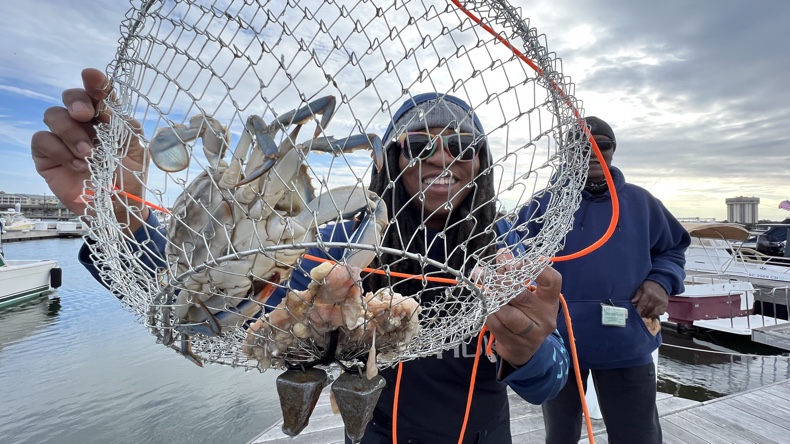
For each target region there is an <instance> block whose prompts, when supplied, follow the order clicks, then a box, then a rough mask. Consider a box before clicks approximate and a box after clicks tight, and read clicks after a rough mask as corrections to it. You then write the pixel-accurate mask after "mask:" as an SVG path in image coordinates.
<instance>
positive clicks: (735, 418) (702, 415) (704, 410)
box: [250, 380, 790, 444]
mask: <svg viewBox="0 0 790 444" xmlns="http://www.w3.org/2000/svg"><path fill="white" fill-rule="evenodd" d="M328 392H329V391H328V390H325V391H324V393H323V394H322V395H321V399H320V400H319V401H318V405H317V406H316V408H315V411H314V412H313V416H312V418H311V419H310V424H309V425H308V426H307V428H306V429H305V430H304V431H303V432H302V433H301V434H300V435H299V436H297V437H294V438H292V437H289V436H287V435H285V434H283V433H282V431H281V427H282V422H278V423H277V424H274V425H273V426H272V427H270V428H269V429H267V430H266V431H264V432H263V433H262V434H261V435H259V436H258V437H257V438H255V439H253V440H252V441H250V444H319V443H320V444H337V443H343V442H344V439H343V435H344V432H343V424H342V421H341V420H340V416H338V415H334V414H333V413H332V410H331V408H330V406H329V397H328ZM656 405H657V406H658V412H659V416H660V417H661V426H662V429H663V432H664V443H667V444H684V443H688V444H714V443H715V444H718V443H738V444H740V443H755V444H768V443H777V444H779V443H790V380H786V381H782V382H778V383H776V384H771V385H767V386H764V387H760V388H757V389H754V390H749V391H746V392H742V393H737V394H734V395H730V396H725V397H722V398H718V399H714V400H710V401H706V402H697V401H691V400H688V399H683V398H677V397H674V396H672V395H668V394H666V393H659V394H658V396H657V402H656ZM510 417H511V423H510V428H511V433H512V434H513V442H514V443H519V444H521V443H524V444H527V443H535V444H537V443H543V442H545V437H546V435H545V432H544V429H543V417H542V414H541V410H540V406H536V405H532V404H529V403H527V402H526V401H524V400H522V399H521V398H519V397H518V395H516V394H515V393H512V392H511V394H510ZM586 435H587V434H586V432H585V431H584V430H583V433H582V436H583V439H582V441H580V443H589V440H588V439H587V438H586ZM593 437H594V441H595V442H596V443H600V444H605V443H608V440H607V439H606V430H605V428H604V425H603V421H601V420H593ZM634 442H638V440H635V441H634Z"/></svg>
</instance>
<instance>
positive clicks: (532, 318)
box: [272, 93, 569, 444]
mask: <svg viewBox="0 0 790 444" xmlns="http://www.w3.org/2000/svg"><path fill="white" fill-rule="evenodd" d="M392 120H393V123H391V124H390V125H389V127H388V128H387V130H386V132H385V133H384V137H383V138H382V140H383V141H384V144H385V166H384V168H383V169H382V171H380V172H374V173H373V177H372V178H371V183H370V187H369V189H370V190H372V191H375V192H376V193H377V194H378V195H380V196H381V198H382V199H383V200H384V202H386V204H387V208H388V217H389V219H390V223H391V224H392V225H391V226H390V227H389V229H388V230H387V233H386V234H385V236H384V239H383V240H382V245H383V246H385V247H390V248H393V249H396V250H405V251H409V252H413V253H417V254H422V255H427V256H428V257H429V258H431V259H434V260H436V261H438V262H439V263H446V264H448V265H449V266H450V267H451V268H454V269H456V270H467V271H468V272H471V270H472V269H473V268H474V266H475V265H477V264H476V263H474V262H471V261H470V260H469V254H468V253H467V254H464V252H463V250H462V249H460V248H457V247H458V246H459V245H462V244H464V243H465V245H466V250H467V251H480V252H481V256H489V257H492V256H493V255H494V254H495V253H496V251H497V245H496V241H495V239H496V237H497V236H499V235H502V234H504V233H510V236H507V238H506V239H505V243H506V244H507V245H508V246H511V248H516V247H514V246H517V245H518V244H519V238H518V236H517V235H516V233H515V232H512V230H511V229H510V226H509V225H508V224H507V223H506V222H505V221H503V220H501V219H500V220H499V221H498V222H495V220H496V207H495V188H494V181H493V173H492V172H491V170H490V169H489V167H490V166H491V163H492V157H491V152H490V151H489V147H488V144H487V142H486V139H485V137H484V135H485V131H484V130H483V126H482V124H481V122H480V120H479V119H478V118H477V116H476V115H475V114H474V112H473V110H472V109H471V108H470V107H469V105H468V104H466V102H464V101H463V100H461V99H459V98H457V97H454V96H450V95H441V94H438V93H425V94H419V95H417V96H414V97H413V98H411V99H409V100H407V101H406V102H405V103H403V105H402V106H401V107H400V109H398V111H397V112H396V113H395V114H394V115H393V119H392ZM492 225H493V226H494V227H495V232H486V231H487V230H486V229H487V228H488V227H491V226H492ZM348 228H349V229H347V230H330V229H329V228H327V229H325V230H324V231H323V233H322V234H323V237H324V241H333V242H343V241H346V240H347V239H346V238H345V237H344V236H345V235H344V234H343V233H345V232H350V231H351V229H350V228H352V227H348ZM440 232H442V233H444V236H441V237H440V236H439V233H440ZM426 246H427V247H426ZM501 246H502V245H500V247H501ZM426 249H427V250H428V251H427V252H426V251H425V250H426ZM445 252H449V257H448V255H446V254H445ZM308 253H309V254H312V255H316V256H323V257H327V255H326V253H323V252H321V251H319V250H316V249H313V250H311V251H309V252H308ZM329 256H331V257H341V256H342V250H340V249H330V250H329ZM316 265H318V264H317V263H316V262H313V261H309V260H304V261H303V262H302V266H303V267H304V268H305V269H306V271H307V272H309V270H310V269H311V268H312V267H315V266H316ZM385 265H386V266H388V268H389V270H390V271H393V272H401V273H407V274H412V275H423V274H428V273H431V274H432V275H435V273H436V272H437V271H438V270H437V269H436V268H434V267H431V266H430V265H427V266H425V267H423V266H422V265H421V264H420V263H418V262H417V261H411V260H408V261H407V260H402V258H401V257H400V256H397V255H390V254H382V255H381V257H379V258H377V259H376V260H375V261H374V263H373V265H372V266H373V267H383V266H385ZM447 277H451V276H449V275H448V276H447ZM308 283H309V278H308V277H307V276H306V275H305V274H302V273H298V272H294V274H293V276H292V278H291V286H293V287H294V288H304V287H306V286H307V284H308ZM363 284H364V286H365V287H366V288H365V289H366V290H367V291H375V290H377V289H379V288H383V287H387V286H392V288H393V290H394V291H396V292H398V293H401V294H403V295H405V296H412V295H418V294H419V297H418V300H419V301H420V302H421V303H422V304H423V305H425V304H427V303H430V302H431V301H433V300H435V299H436V298H437V297H438V296H439V295H443V293H444V292H445V291H446V289H447V288H446V287H445V286H443V285H442V284H435V283H431V282H429V283H428V284H427V285H426V286H425V287H423V284H422V282H421V281H419V280H415V279H408V280H396V279H394V278H388V277H386V276H382V275H379V274H371V275H369V276H367V278H366V279H365V280H364V282H363ZM536 284H537V289H536V290H535V291H534V292H532V291H530V290H528V289H527V288H526V287H525V288H524V291H523V292H522V293H521V294H520V295H519V296H517V297H516V298H514V299H513V300H511V301H510V303H509V304H507V305H505V306H504V307H502V308H501V309H500V310H499V311H498V312H496V313H494V314H492V315H491V316H489V318H488V320H487V322H486V325H487V326H488V328H489V330H490V331H491V332H492V334H493V335H494V337H495V338H496V343H495V344H496V345H495V348H496V353H497V361H496V362H495V363H492V362H490V361H489V360H488V359H480V360H479V363H478V366H477V379H476V385H475V391H474V394H473V402H472V408H471V411H470V414H469V420H468V424H467V426H466V434H465V435H464V440H463V442H464V443H497V444H499V443H510V442H511V434H510V413H509V406H508V395H507V390H506V387H507V386H508V385H509V386H510V387H511V388H512V389H513V390H514V391H515V392H516V393H518V394H519V395H520V396H521V397H522V398H524V399H525V400H527V401H528V402H531V403H533V404H540V403H541V402H543V401H545V400H547V399H550V398H552V397H553V396H555V395H556V394H557V393H558V392H559V390H560V389H561V388H562V386H563V385H564V384H565V381H566V379H567V375H568V373H567V369H568V366H569V364H568V362H569V358H568V354H567V352H566V350H565V347H564V346H563V343H562V341H561V339H560V337H559V334H558V333H557V331H556V330H555V327H556V317H557V311H558V309H559V287H560V285H561V278H560V277H559V275H558V274H557V273H556V272H555V271H554V270H553V269H551V268H547V269H545V270H544V271H543V272H542V273H541V274H540V275H539V276H538V277H537V279H536ZM281 296H282V295H280V297H281ZM442 297H443V296H442ZM274 298H275V296H272V299H274ZM476 344H477V338H473V339H472V340H471V341H470V343H469V344H462V345H461V346H457V347H455V348H454V349H450V350H447V351H445V352H443V353H440V354H438V355H435V356H429V357H425V358H420V359H416V360H412V361H407V362H405V363H403V373H402V378H401V381H400V389H399V392H397V390H398V385H397V384H396V380H397V369H396V368H390V369H385V370H383V371H382V372H381V375H382V376H383V377H384V378H385V380H386V383H387V385H386V387H385V388H384V391H383V392H382V394H381V397H380V398H379V401H378V404H377V405H376V408H375V410H374V412H373V420H372V421H371V422H370V423H369V424H368V427H367V429H366V431H365V436H364V437H363V439H362V442H363V443H367V444H374V443H375V444H379V443H385V442H392V433H391V430H392V421H393V403H394V399H395V395H396V393H397V395H398V398H399V401H398V411H397V413H396V414H397V434H398V436H397V437H398V442H412V443H456V442H458V438H459V435H460V432H461V429H462V426H463V420H464V414H465V411H466V402H467V395H468V391H469V383H470V380H471V378H472V375H473V370H474V360H475V359H474V357H475V346H476ZM347 442H350V441H348V440H347Z"/></svg>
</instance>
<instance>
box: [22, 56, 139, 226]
mask: <svg viewBox="0 0 790 444" xmlns="http://www.w3.org/2000/svg"><path fill="white" fill-rule="evenodd" d="M82 82H83V88H75V89H68V90H66V91H63V104H64V105H65V107H60V106H55V107H52V108H49V109H47V110H46V111H45V113H44V123H45V124H46V125H47V127H48V128H49V131H39V132H37V133H35V134H34V135H33V138H32V140H31V142H30V148H31V153H32V155H33V161H34V163H35V165H36V170H37V171H38V173H39V174H40V175H41V177H43V178H44V180H46V181H47V185H48V186H49V188H50V189H51V190H52V192H53V194H54V195H55V196H57V197H58V199H60V201H61V202H63V204H64V205H65V206H66V207H67V208H68V209H69V210H71V211H73V212H74V213H76V214H78V215H80V214H84V212H85V208H86V204H85V202H84V201H83V200H82V199H81V197H80V196H81V195H82V193H83V187H84V185H85V181H86V180H88V179H89V178H90V172H89V171H88V164H87V162H86V161H85V158H87V157H89V156H90V155H91V153H92V152H93V149H94V145H95V143H97V140H96V131H95V129H94V126H95V125H97V124H99V123H109V121H110V117H111V115H112V111H111V110H110V109H107V107H106V106H105V103H104V100H105V99H107V100H110V101H113V100H115V95H114V92H113V90H112V85H111V83H110V81H109V79H108V78H107V76H106V75H104V73H102V72H101V71H99V70H96V69H92V68H88V69H85V70H83V71H82ZM127 122H128V123H129V126H130V127H131V128H135V131H134V132H133V133H129V135H128V136H129V137H128V139H127V140H123V141H119V144H120V145H121V146H128V151H127V155H126V157H125V159H124V160H123V162H122V164H123V168H122V170H123V171H121V172H120V174H117V175H116V184H115V185H116V187H117V188H118V189H119V190H124V191H125V192H126V193H129V194H132V195H135V196H139V197H143V184H144V183H145V177H146V173H147V158H146V156H145V153H144V150H143V147H142V144H141V143H140V139H139V138H138V137H137V136H139V135H141V134H142V129H141V127H140V124H139V122H137V121H136V120H133V119H131V118H128V119H127ZM137 176H139V177H137ZM123 196H124V195H123V194H121V195H120V199H119V202H118V204H116V218H117V219H118V222H119V223H121V224H127V223H128V229H129V230H130V231H131V232H133V231H134V230H135V229H137V227H139V226H140V225H141V224H142V221H143V220H145V218H146V217H147V216H148V210H147V209H146V208H145V207H144V206H142V205H140V204H139V203H136V202H134V201H128V200H127V199H126V198H124V197H123ZM127 208H132V209H133V211H132V213H133V214H129V211H128V210H127Z"/></svg>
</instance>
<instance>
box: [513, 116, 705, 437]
mask: <svg viewBox="0 0 790 444" xmlns="http://www.w3.org/2000/svg"><path fill="white" fill-rule="evenodd" d="M585 124H586V125H587V126H588V127H589V136H588V135H587V133H586V132H582V131H579V130H578V129H577V131H575V132H570V133H569V134H568V137H569V138H574V140H579V138H582V137H584V138H587V137H592V138H593V139H594V140H595V142H596V145H598V148H599V150H600V152H601V156H602V159H603V160H602V161H599V160H598V158H597V156H596V155H595V154H592V155H591V157H590V163H589V172H588V174H587V182H586V185H585V188H584V190H583V191H582V203H581V206H580V207H579V209H578V210H576V213H575V214H574V216H573V229H572V230H571V231H569V232H568V234H567V236H566V238H565V246H564V248H563V250H561V251H560V253H559V254H562V253H563V252H568V253H575V252H579V251H581V250H583V249H585V248H587V247H589V246H590V245H591V244H593V242H595V241H597V240H598V239H599V238H601V237H602V236H604V233H606V232H607V230H608V228H607V227H609V226H610V224H611V219H612V212H613V211H614V206H613V203H612V202H613V198H612V192H613V191H615V192H616V196H617V199H618V200H619V202H620V205H619V214H617V226H616V228H615V230H614V233H613V234H612V236H611V237H610V238H609V239H608V240H607V241H606V242H605V243H604V244H603V245H601V246H600V247H599V248H598V249H596V250H595V251H593V252H591V253H589V254H586V255H584V256H581V257H576V258H574V259H572V260H566V261H560V262H555V265H554V266H555V268H556V269H557V270H558V271H559V272H560V273H561V274H562V276H563V281H562V294H563V295H564V297H565V299H566V301H567V304H568V311H569V314H570V316H571V319H573V332H574V336H575V338H576V349H577V354H578V360H579V368H580V369H581V380H582V384H583V386H584V390H585V391H586V390H587V377H588V375H589V373H590V372H592V379H593V382H594V384H595V391H596V393H597V395H598V402H599V405H600V407H601V413H602V414H603V420H604V423H605V424H606V430H607V434H608V440H609V442H611V443H632V442H639V443H661V442H662V433H661V424H660V423H659V419H658V411H657V410H656V368H655V366H654V364H653V359H652V356H651V354H652V352H653V351H654V350H656V349H657V348H658V347H659V346H660V345H661V333H660V331H661V326H660V323H659V321H658V317H659V316H660V315H662V314H664V312H665V311H666V308H667V304H668V303H669V296H668V295H672V294H679V293H682V292H683V279H684V277H685V272H684V265H685V251H686V248H687V247H688V245H689V243H690V237H689V234H688V232H687V231H686V230H685V229H684V228H683V227H682V226H681V225H680V223H679V222H678V221H677V219H676V218H675V217H674V216H673V215H672V214H671V213H670V212H669V211H668V210H667V209H666V208H665V207H664V205H663V204H662V203H661V202H660V201H659V200H658V199H656V198H655V197H653V196H652V195H651V194H650V193H649V192H647V191H646V190H644V189H642V188H640V187H638V186H636V185H633V184H630V183H627V182H626V181H625V177H624V176H623V173H622V172H621V171H620V170H619V169H618V168H615V167H612V159H613V157H614V153H615V149H616V147H617V141H616V139H615V135H614V130H613V129H612V127H611V126H609V124H607V123H606V122H605V121H603V120H602V119H600V118H598V117H593V116H588V117H586V118H585ZM587 149H588V150H590V146H589V145H588V147H587ZM605 168H607V169H608V170H609V172H610V173H611V176H612V179H613V184H614V190H611V189H610V184H609V183H607V180H606V177H605V173H604V169H605ZM550 199H551V193H544V194H543V195H542V196H539V197H538V198H536V199H535V200H534V201H533V202H532V203H531V204H530V205H529V206H526V207H524V208H523V209H522V210H521V212H520V214H519V218H520V219H519V223H518V224H517V229H518V230H520V231H521V232H522V235H523V236H525V237H531V236H534V235H535V234H536V233H539V232H540V230H541V229H542V227H541V224H540V223H537V222H535V221H536V218H538V217H540V216H541V214H543V213H544V212H545V208H546V206H547V203H548V202H549V200H550ZM558 328H559V331H560V333H561V334H562V336H563V338H565V340H566V341H567V340H568V337H569V334H568V327H567V325H566V323H565V321H564V319H563V318H562V317H560V318H559V321H558ZM542 407H543V420H544V423H545V426H546V443H551V444H555V443H557V444H564V443H568V444H569V443H574V444H575V443H577V442H578V441H579V438H580V435H581V425H582V405H581V402H580V399H579V389H578V385H577V383H576V380H575V378H571V380H570V381H569V383H568V384H567V385H566V386H565V388H563V389H562V391H561V392H560V394H559V395H557V397H555V398H554V399H552V400H548V401H546V402H545V403H543V406H542Z"/></svg>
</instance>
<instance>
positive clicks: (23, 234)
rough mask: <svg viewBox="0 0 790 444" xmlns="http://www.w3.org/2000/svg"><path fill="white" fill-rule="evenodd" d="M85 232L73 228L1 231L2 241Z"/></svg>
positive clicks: (78, 235)
mask: <svg viewBox="0 0 790 444" xmlns="http://www.w3.org/2000/svg"><path fill="white" fill-rule="evenodd" d="M86 233H87V230H83V229H73V230H56V229H49V230H24V231H6V232H5V233H3V243H7V242H21V241H26V240H39V239H58V238H67V237H82V236H84V235H85V234H86Z"/></svg>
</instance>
